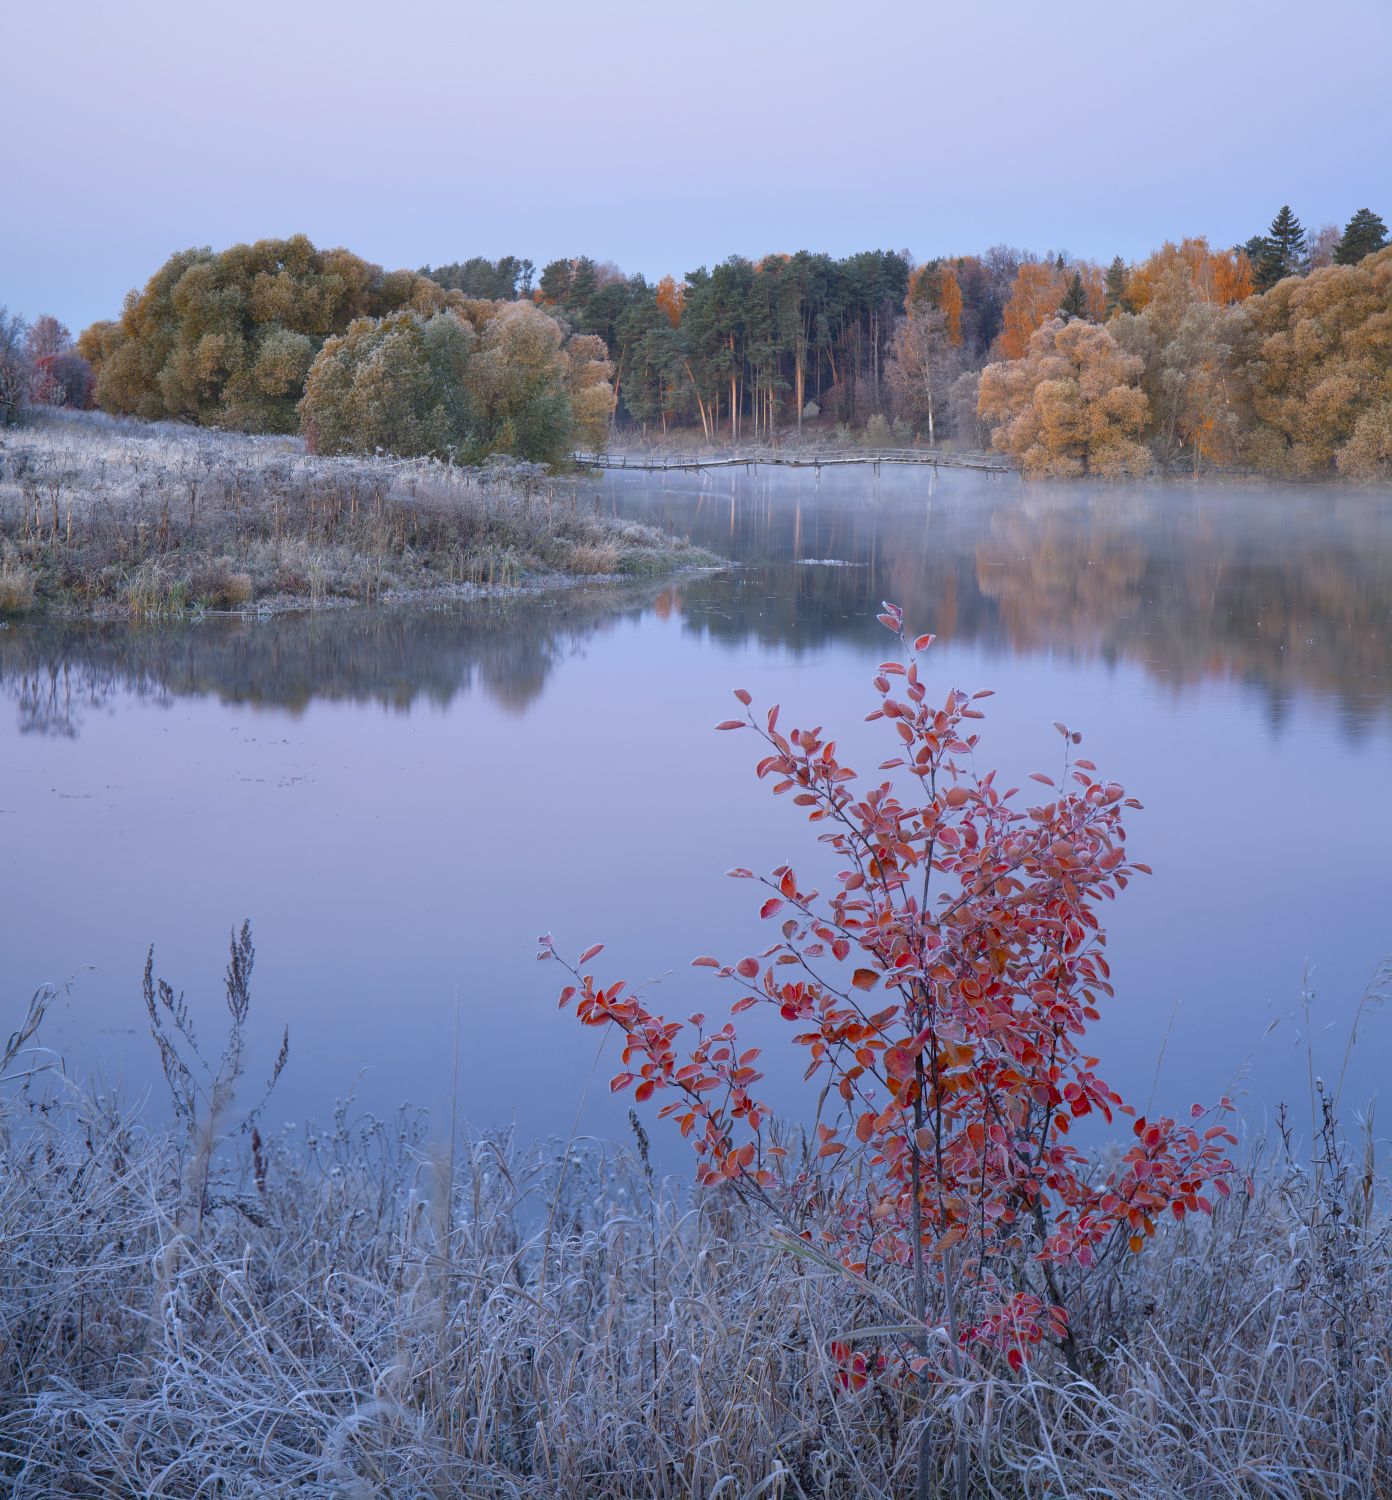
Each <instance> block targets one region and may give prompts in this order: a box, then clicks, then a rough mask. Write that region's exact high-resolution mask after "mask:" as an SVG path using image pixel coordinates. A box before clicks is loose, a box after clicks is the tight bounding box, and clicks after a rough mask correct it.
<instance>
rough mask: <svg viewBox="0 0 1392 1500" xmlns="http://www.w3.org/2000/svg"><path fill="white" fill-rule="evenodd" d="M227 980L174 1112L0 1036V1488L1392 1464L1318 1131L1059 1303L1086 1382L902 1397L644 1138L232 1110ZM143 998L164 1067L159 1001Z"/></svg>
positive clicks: (766, 1484) (842, 1492)
mask: <svg viewBox="0 0 1392 1500" xmlns="http://www.w3.org/2000/svg"><path fill="white" fill-rule="evenodd" d="M247 951H248V952H249V949H248V950H247ZM234 960H235V953H234ZM232 977H233V976H232V972H231V971H229V979H232ZM238 993H240V994H242V995H244V994H245V985H244V984H243V986H242V989H241V991H240V992H238V991H237V989H236V985H235V983H230V984H229V1006H230V1008H231V1009H232V1011H233V1026H232V1033H233V1038H232V1041H231V1042H230V1043H229V1045H228V1047H227V1049H226V1051H224V1052H223V1053H222V1055H221V1057H220V1059H219V1060H217V1061H216V1062H215V1064H214V1065H213V1067H212V1068H211V1070H210V1073H209V1075H207V1076H204V1075H202V1074H201V1072H200V1070H199V1068H198V1065H197V1064H196V1061H195V1062H193V1064H192V1071H191V1073H190V1075H189V1076H188V1077H185V1075H184V1074H182V1073H181V1072H180V1070H179V1065H178V1063H177V1061H176V1062H171V1061H170V1060H169V1054H168V1053H166V1068H165V1071H166V1074H167V1076H168V1077H169V1079H170V1082H171V1098H172V1104H173V1108H172V1116H173V1123H170V1124H161V1123H158V1122H156V1121H155V1120H154V1119H152V1118H141V1117H139V1116H138V1115H135V1114H132V1113H131V1112H129V1111H127V1110H126V1109H124V1108H123V1107H122V1106H121V1105H120V1104H119V1103H118V1102H117V1101H116V1100H114V1099H111V1098H101V1097H93V1096H91V1095H88V1094H85V1093H83V1092H81V1091H79V1090H77V1089H75V1088H70V1087H68V1086H67V1085H66V1084H63V1083H61V1082H60V1081H59V1080H58V1079H57V1078H56V1076H55V1075H54V1074H53V1073H51V1072H49V1073H36V1072H34V1071H33V1070H34V1069H35V1068H36V1067H38V1066H40V1065H41V1063H42V1054H41V1053H36V1052H34V1051H33V1050H32V1049H33V1048H34V1047H35V1046H36V1044H37V1043H38V1042H39V1041H41V1029H40V1031H39V1033H38V1034H36V1035H25V1034H24V1033H25V1032H26V1030H27V1029H28V1027H27V1026H22V1027H21V1028H20V1033H19V1034H17V1036H16V1038H15V1039H14V1041H13V1044H12V1046H11V1047H10V1048H9V1049H7V1050H8V1053H9V1054H12V1055H8V1056H6V1058H5V1062H6V1065H7V1066H8V1078H7V1079H6V1081H5V1082H4V1083H3V1084H0V1476H3V1483H4V1484H5V1485H6V1486H8V1488H7V1489H6V1493H7V1494H9V1495H11V1496H13V1497H15V1500H28V1497H39V1496H43V1497H49V1496H82V1497H87V1496H129V1495H159V1496H179V1497H186V1496H212V1495H217V1496H228V1497H231V1496H247V1497H250V1496H273V1495H277V1496H278V1495H294V1496H339V1497H347V1496H360V1497H366V1496H383V1497H413V1496H432V1497H446V1496H449V1497H454V1496H469V1497H490V1500H491V1497H500V1500H501V1497H529V1500H530V1497H535V1500H553V1497H559V1496H565V1497H571V1496H576V1497H579V1496H585V1497H616V1500H617V1497H625V1500H628V1497H634V1500H636V1497H640V1496H643V1497H646V1496H663V1497H672V1500H676V1497H687V1496H695V1497H700V1500H717V1497H726V1500H730V1497H734V1496H748V1497H753V1496H762V1497H773V1496H781V1497H791V1496H799V1497H807V1500H812V1497H818V1500H852V1497H854V1500H862V1497H891V1496H894V1497H897V1496H905V1495H908V1494H911V1493H912V1492H913V1488H912V1487H913V1473H914V1466H915V1461H916V1456H917V1448H918V1443H919V1438H920V1434H921V1433H922V1431H923V1430H924V1428H925V1426H926V1427H927V1430H928V1433H929V1443H930V1445H931V1447H932V1451H933V1453H934V1455H935V1458H936V1462H937V1468H936V1473H937V1476H938V1478H937V1481H936V1482H937V1486H938V1487H937V1489H936V1490H935V1493H937V1494H940V1495H943V1496H948V1495H951V1496H957V1495H961V1494H965V1495H968V1496H971V1497H987V1496H990V1497H1002V1500H1003V1497H1010V1500H1063V1497H1081V1496H1089V1497H1115V1500H1123V1497H1124V1500H1135V1497H1173V1500H1180V1497H1183V1500H1200V1497H1202V1500H1207V1497H1214V1500H1219V1497H1223V1500H1227V1497H1233V1500H1236V1497H1252V1500H1256V1497H1277V1500H1312V1497H1319V1500H1324V1497H1329V1500H1333V1497H1336V1496H1337V1497H1344V1500H1347V1497H1353V1496H1358V1497H1377V1496H1386V1495H1388V1494H1392V1367H1390V1366H1389V1358H1390V1357H1392V1356H1389V1346H1390V1345H1392V1254H1390V1253H1389V1229H1388V1221H1387V1217H1386V1214H1385V1212H1384V1211H1383V1210H1381V1209H1380V1208H1379V1207H1378V1205H1377V1202H1376V1192H1375V1184H1374V1182H1373V1179H1372V1175H1371V1168H1370V1167H1367V1168H1366V1169H1365V1164H1364V1162H1363V1160H1362V1159H1361V1158H1359V1157H1358V1155H1357V1153H1355V1154H1354V1155H1353V1156H1352V1157H1350V1156H1347V1155H1346V1154H1345V1152H1344V1148H1343V1146H1342V1145H1341V1143H1340V1140H1339V1137H1338V1135H1337V1132H1336V1131H1334V1129H1333V1126H1332V1123H1331V1124H1330V1125H1329V1126H1328V1128H1327V1129H1326V1131H1325V1132H1324V1134H1323V1135H1322V1136H1321V1137H1319V1138H1318V1139H1317V1141H1316V1143H1315V1150H1314V1159H1315V1162H1316V1165H1315V1166H1314V1167H1313V1168H1310V1169H1308V1170H1301V1169H1298V1168H1296V1167H1294V1166H1292V1165H1291V1164H1290V1161H1289V1159H1288V1158H1287V1157H1286V1156H1285V1155H1284V1154H1282V1153H1280V1152H1277V1153H1267V1154H1262V1153H1257V1155H1256V1159H1255V1162H1254V1166H1253V1185H1252V1191H1251V1193H1250V1195H1249V1194H1248V1193H1247V1192H1246V1191H1244V1190H1242V1189H1241V1188H1239V1190H1237V1191H1235V1192H1234V1194H1233V1197H1232V1199H1231V1200H1230V1201H1229V1202H1227V1203H1225V1204H1223V1205H1221V1206H1220V1208H1219V1211H1218V1213H1217V1216H1216V1218H1215V1219H1214V1220H1213V1222H1212V1223H1211V1224H1210V1223H1203V1224H1196V1223H1195V1221H1194V1219H1193V1218H1189V1219H1186V1220H1185V1221H1184V1223H1183V1224H1179V1225H1172V1226H1170V1227H1169V1228H1168V1229H1167V1230H1163V1231H1162V1232H1161V1233H1160V1234H1159V1235H1158V1237H1157V1242H1156V1243H1155V1244H1154V1245H1153V1246H1152V1247H1151V1248H1150V1249H1149V1250H1148V1251H1147V1253H1146V1254H1145V1255H1143V1256H1137V1257H1127V1258H1126V1262H1125V1264H1124V1265H1122V1266H1121V1267H1120V1268H1119V1269H1118V1270H1117V1271H1115V1272H1114V1273H1113V1274H1111V1275H1110V1276H1109V1278H1108V1279H1107V1280H1106V1282H1105V1283H1104V1284H1102V1285H1099V1286H1096V1287H1095V1288H1093V1290H1092V1291H1091V1292H1090V1293H1089V1294H1088V1295H1087V1297H1086V1298H1084V1299H1082V1300H1081V1301H1079V1302H1078V1303H1077V1305H1076V1306H1075V1308H1074V1318H1075V1332H1076V1333H1077V1335H1078V1338H1079V1340H1080V1343H1081V1345H1082V1348H1083V1351H1084V1360H1085V1378H1084V1379H1075V1378H1071V1377H1070V1376H1069V1375H1068V1373H1067V1371H1066V1369H1065V1368H1064V1366H1063V1364H1062V1362H1061V1361H1060V1360H1057V1359H1054V1358H1052V1357H1050V1356H1048V1355H1047V1354H1046V1355H1045V1356H1044V1357H1042V1359H1041V1360H1040V1361H1039V1362H1037V1363H1036V1364H1035V1366H1034V1367H1033V1368H1032V1369H1030V1370H1027V1371H1026V1373H1025V1374H1023V1375H1019V1376H1017V1375H1013V1374H1010V1373H1009V1372H1008V1371H1007V1370H1004V1369H1002V1368H990V1369H987V1368H984V1367H983V1368H977V1369H968V1371H967V1374H966V1375H965V1377H953V1376H952V1375H950V1374H949V1373H948V1369H947V1362H946V1360H945V1359H944V1360H943V1364H942V1368H941V1370H940V1372H939V1375H938V1378H937V1379H936V1380H935V1381H934V1382H932V1383H931V1385H929V1386H928V1387H927V1388H926V1389H927V1391H928V1398H927V1401H926V1403H925V1402H924V1400H923V1397H922V1395H921V1394H920V1392H922V1391H923V1390H924V1389H925V1388H924V1387H923V1386H921V1385H918V1384H916V1383H914V1382H908V1383H903V1382H900V1381H896V1380H894V1379H887V1380H885V1381H884V1382H874V1381H872V1382H871V1383H870V1384H868V1385H867V1386H866V1387H865V1389H863V1390H860V1391H846V1390H843V1389H842V1388H841V1387H840V1386H839V1385H838V1382H837V1377H836V1368H835V1366H834V1365H833V1364H832V1362H831V1361H830V1359H829V1358H828V1356H827V1348H828V1344H829V1343H830V1342H831V1340H832V1339H833V1338H844V1337H846V1335H847V1331H848V1330H854V1329H856V1328H864V1327H865V1326H866V1325H867V1324H868V1323H874V1322H875V1321H876V1320H877V1317H876V1313H875V1309H874V1307H873V1306H872V1305H869V1304H867V1303H866V1301H865V1300H864V1298H863V1297H862V1295H861V1293H860V1292H859V1291H858V1289H857V1288H856V1287H855V1286H854V1285H853V1284H851V1283H849V1282H848V1281H847V1280H846V1279H844V1278H843V1277H842V1276H841V1275H839V1274H837V1273H836V1272H835V1271H833V1270H832V1269H831V1268H829V1267H826V1266H824V1265H822V1264H821V1263H820V1262H819V1261H818V1260H817V1259H815V1258H811V1257H808V1256H794V1255H791V1254H789V1253H788V1252H787V1250H786V1249H784V1248H782V1247H780V1246H779V1245H777V1244H774V1243H772V1242H771V1240H770V1238H769V1236H768V1235H767V1233H766V1232H765V1231H762V1230H760V1229H758V1228H757V1227H756V1226H755V1225H754V1223H753V1222H751V1220H750V1219H749V1218H747V1217H746V1216H745V1214H744V1212H743V1210H742V1209H741V1208H740V1206H739V1204H738V1202H737V1201H735V1200H734V1199H732V1198H731V1197H729V1196H728V1195H726V1194H725V1193H724V1192H713V1193H707V1194H704V1195H701V1196H699V1197H695V1198H693V1197H692V1196H691V1194H690V1193H689V1191H688V1190H687V1189H686V1188H685V1187H684V1186H681V1185H678V1186H674V1185H672V1184H664V1183H659V1182H657V1181H656V1180H655V1179H654V1177H653V1175H652V1173H651V1172H650V1170H649V1169H648V1166H647V1161H646V1153H645V1142H644V1141H643V1139H642V1137H641V1134H640V1135H639V1137H638V1149H636V1150H633V1151H629V1150H625V1149H621V1148H619V1147H617V1146H605V1145H602V1144H595V1143H584V1144H581V1143H578V1142H570V1143H567V1144H565V1145H559V1144H552V1145H544V1146H538V1147H522V1146H519V1145H518V1144H516V1143H515V1142H514V1141H512V1140H511V1139H509V1138H507V1137H501V1138H488V1137H472V1138H463V1137H461V1138H460V1139H458V1140H457V1141H455V1142H454V1143H453V1145H450V1144H449V1143H448V1142H446V1144H445V1145H444V1146H442V1147H439V1148H436V1149H431V1148H430V1147H429V1145H428V1139H429V1138H428V1134H427V1130H426V1127H425V1124H424V1122H423V1121H422V1120H420V1119H419V1118H416V1117H402V1118H400V1119H397V1120H392V1121H379V1120H375V1119H372V1118H360V1119H353V1118H350V1117H349V1115H348V1113H347V1112H346V1110H340V1111H339V1112H338V1113H337V1114H336V1116H335V1117H334V1119H333V1120H332V1121H331V1122H330V1123H329V1124H328V1125H327V1126H326V1127H325V1128H323V1129H316V1128H304V1127H302V1128H299V1129H290V1128H287V1129H286V1130H284V1131H282V1132H280V1133H270V1132H268V1136H269V1138H268V1139H266V1140H262V1138H261V1136H260V1134H259V1133H254V1132H253V1129H251V1128H247V1129H243V1128H242V1126H244V1125H246V1124H247V1123H248V1122H247V1118H246V1116H245V1115H242V1114H239V1113H238V1112H237V1109H236V1108H234V1107H233V1106H232V1104H231V1102H230V1094H231V1090H230V1087H228V1086H226V1085H225V1084H220V1083H219V1082H218V1081H217V1080H219V1079H222V1080H227V1079H235V1078H236V1076H238V1075H239V1074H240V1072H241V1065H242V1054H241V1043H240V1040H239V1023H238V1021H237V1014H238V1011H237V1006H238V1004H239V1001H238V999H237V995H238ZM150 994H151V1015H152V1018H153V1020H154V1023H155V1026H156V1029H157V1031H158V1032H159V1033H160V1034H162V1035H163V1037H164V1039H165V1042H166V1043H167V1044H169V1045H170V1046H172V1047H173V1049H174V1052H175V1054H176V1055H177V1057H181V1058H184V1059H189V1058H190V1057H191V1054H190V1051H189V1047H188V1042H189V1038H190V1037H191V1036H192V1032H193V1028H192V1025H191V1023H190V1024H189V1025H188V1027H187V1034H186V1033H185V1029H184V1028H183V1026H181V1024H180V1022H179V1017H178V1011H177V1006H178V1001H177V999H176V998H175V997H174V996H173V994H172V992H171V993H169V994H168V995H167V996H165V995H163V994H162V993H161V992H160V991H159V990H158V989H157V988H152V989H151V991H150ZM41 1009H42V1004H41V1003H40V1005H39V1006H38V1007H37V1010H41ZM241 1013H242V1015H243V1016H244V1014H245V1005H244V1004H242V1005H241ZM35 1019H37V1014H36V1016H35ZM26 1075H27V1076H26ZM200 1078H201V1079H202V1084H201V1085H200V1086H199V1087H195V1088H194V1089H193V1091H192V1092H190V1091H189V1082H190V1079H192V1080H194V1082H195V1083H196V1082H197V1080H198V1079H200ZM190 1100H192V1101H193V1102H192V1106H191V1107H190V1104H189V1101H190ZM214 1107H215V1108H214ZM210 1108H212V1109H213V1113H212V1114H211V1115H210V1113H209V1110H210ZM253 1123H254V1122H253ZM874 1343H875V1341H874V1340H873V1339H869V1338H867V1339H864V1340H862V1347H865V1348H873V1347H874ZM891 1373H892V1369H891ZM959 1433H960V1434H961V1435H963V1436H964V1437H965V1439H966V1448H967V1452H968V1454H969V1459H970V1462H969V1466H968V1472H967V1483H966V1487H965V1489H960V1488H958V1485H957V1481H956V1479H955V1477H954V1475H953V1471H952V1463H953V1453H954V1451H955V1450H956V1449H957V1446H958V1445H957V1443H956V1440H955V1439H956V1435H957V1434H959Z"/></svg>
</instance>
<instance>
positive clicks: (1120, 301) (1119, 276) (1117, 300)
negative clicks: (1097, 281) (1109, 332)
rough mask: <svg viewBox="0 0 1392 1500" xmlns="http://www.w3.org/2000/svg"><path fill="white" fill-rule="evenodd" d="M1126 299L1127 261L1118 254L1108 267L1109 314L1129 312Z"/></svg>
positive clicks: (1109, 315)
mask: <svg viewBox="0 0 1392 1500" xmlns="http://www.w3.org/2000/svg"><path fill="white" fill-rule="evenodd" d="M1129 311H1130V306H1129V304H1128V303H1127V301H1126V262H1125V261H1124V260H1122V258H1121V256H1119V255H1118V256H1117V257H1116V258H1115V259H1114V260H1113V261H1112V263H1111V265H1109V266H1108V267H1107V316H1108V317H1109V318H1110V317H1111V316H1112V315H1113V314H1115V313H1119V312H1129Z"/></svg>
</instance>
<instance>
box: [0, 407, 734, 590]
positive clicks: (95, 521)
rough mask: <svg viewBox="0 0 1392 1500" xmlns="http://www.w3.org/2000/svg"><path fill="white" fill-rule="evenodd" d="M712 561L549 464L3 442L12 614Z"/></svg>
mask: <svg viewBox="0 0 1392 1500" xmlns="http://www.w3.org/2000/svg"><path fill="white" fill-rule="evenodd" d="M711 560H712V559H709V558H708V557H706V556H705V554H702V553H700V552H698V551H696V549H693V548H691V547H690V546H689V544H688V543H686V542H685V541H684V540H681V539H678V538H673V537H669V536H666V535H664V534H663V533H661V532H659V531H656V530H654V529H653V528H651V527H646V526H640V525H636V524H634V523H632V522H626V521H620V520H617V519H615V518H612V517H608V516H603V515H600V514H597V513H596V512H595V511H594V509H593V507H592V506H587V505H586V504H585V503H584V502H583V501H581V500H580V499H579V498H578V496H577V494H576V490H575V488H574V486H573V485H571V484H569V483H566V482H564V481H558V480H557V479H555V478H553V477H551V476H549V475H548V474H547V473H546V472H545V471H544V470H543V469H542V468H540V467H538V466H536V465H529V464H520V463H515V462H500V463H498V464H496V465H491V466H489V467H487V468H484V469H464V468H456V467H451V466H449V465H445V464H441V463H437V462H434V461H432V460H428V459H412V460H399V459H393V458H390V457H385V456H383V457H374V458H318V457H313V456H310V455H308V454H306V453H305V452H304V448H303V444H302V443H301V442H300V441H299V440H298V439H294V438H279V437H257V436H251V435H248V434H245V433H219V432H210V431H208V430H207V429H204V428H193V427H186V426H182V425H178V424H175V423H169V422H160V423H146V422H137V421H133V420H128V419H118V418H113V417H109V416H105V415H103V414H101V413H97V412H61V411H56V410H55V411H53V412H51V413H38V414H35V415H34V416H33V417H32V419H31V420H30V421H29V422H28V424H27V425H25V426H22V427H17V428H11V429H8V430H7V431H6V432H5V434H4V437H3V439H0V610H7V611H10V612H18V611H20V610H23V609H26V608H31V607H40V608H42V607H46V606H47V607H53V606H57V607H61V608H66V609H69V610H78V611H85V612H92V613H108V614H111V613H122V614H131V615H134V616H138V617H146V616H159V615H169V614H177V613H179V612H181V611H183V610H186V609H189V608H205V609H238V608H245V607H247V606H251V605H257V606H264V605H265V604H267V603H268V602H269V603H274V604H276V605H280V606H285V605H293V604H296V603H299V604H303V605H313V604H320V603H325V602H328V601H331V600H359V601H366V602H370V601H373V600H377V599H381V598H383V597H386V596H389V595H391V594H392V593H398V594H399V593H420V592H439V591H454V592H457V593H468V592H470V591H475V590H479V589H488V588H498V587H506V586H511V585H515V584H518V583H521V582H525V581H527V580H529V579H542V578H544V579H553V580H554V579H559V578H561V577H564V576H581V575H595V574H625V573H633V574H637V575H639V576H650V575H652V574H653V573H656V572H658V571H661V570H663V569H671V568H675V567H680V566H682V565H684V564H688V563H699V562H702V561H711Z"/></svg>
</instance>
